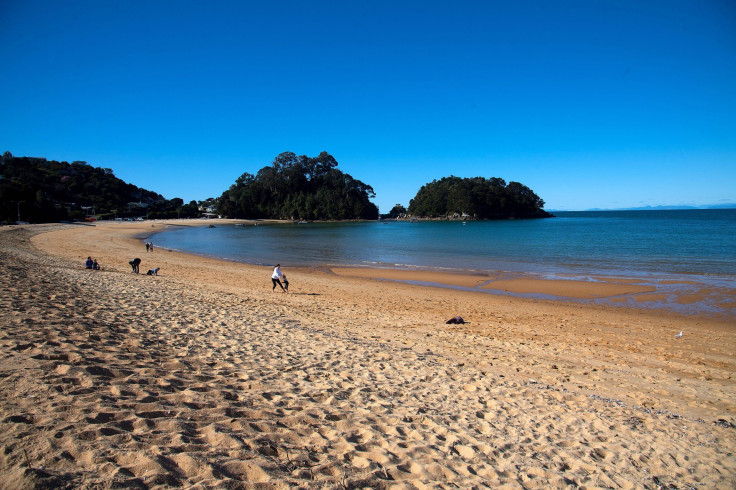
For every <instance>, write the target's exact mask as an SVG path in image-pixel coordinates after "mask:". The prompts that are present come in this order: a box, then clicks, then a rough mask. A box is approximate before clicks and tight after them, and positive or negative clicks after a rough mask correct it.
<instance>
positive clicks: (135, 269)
mask: <svg viewBox="0 0 736 490" xmlns="http://www.w3.org/2000/svg"><path fill="white" fill-rule="evenodd" d="M128 264H130V266H131V267H132V268H133V273H134V274H138V273H139V272H140V266H141V259H139V258H138V257H136V258H134V259H133V260H131V261H130V262H128ZM160 270H161V267H155V268H153V269H149V270H148V272H146V275H147V276H157V275H158V271H160Z"/></svg>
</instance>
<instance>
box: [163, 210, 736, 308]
mask: <svg viewBox="0 0 736 490" xmlns="http://www.w3.org/2000/svg"><path fill="white" fill-rule="evenodd" d="M556 215H557V217H555V218H550V219H538V220H515V221H480V222H478V221H468V222H467V223H465V224H463V223H462V222H459V221H452V222H448V221H420V222H416V223H411V222H407V221H391V222H384V223H379V222H361V223H307V224H259V225H258V226H253V225H245V226H234V225H221V224H217V222H215V223H216V225H215V227H214V228H208V227H176V226H171V227H169V228H168V230H169V231H166V232H164V233H160V234H158V235H156V236H155V237H153V239H152V240H153V242H154V243H155V244H156V245H157V246H158V247H164V248H169V249H175V250H181V251H186V252H192V253H196V254H201V255H209V256H215V257H219V258H224V259H228V260H235V261H241V262H246V263H250V264H256V265H264V266H270V265H273V264H275V263H280V264H281V265H282V267H283V268H285V269H288V268H290V267H297V266H338V265H340V266H363V267H401V268H409V269H411V268H417V269H434V270H441V271H457V272H481V273H490V274H491V275H494V276H496V277H498V276H499V274H500V275H502V276H510V277H514V276H526V275H533V276H535V277H543V278H567V279H578V280H587V281H598V280H600V279H599V278H601V277H623V278H630V279H631V278H633V279H637V280H638V281H640V282H641V284H643V285H652V286H656V288H657V292H658V293H659V294H660V295H664V299H661V300H657V301H653V302H652V301H650V302H646V303H641V302H637V301H636V300H635V299H632V298H628V299H626V300H625V301H623V302H621V299H620V298H619V299H618V300H619V301H618V302H614V301H612V300H611V299H600V300H590V301H591V302H595V303H605V304H609V305H613V306H630V307H638V308H652V307H654V308H665V309H669V310H672V311H677V312H680V313H685V314H708V315H713V316H717V317H723V318H726V319H728V320H733V319H735V318H734V317H736V313H734V309H733V308H732V307H731V306H729V304H733V303H734V290H736V209H728V210H677V211H617V212H616V211H607V212H559V213H556ZM687 281H694V282H695V281H697V283H698V284H699V285H697V286H695V285H691V284H688V283H687ZM430 285H434V284H430ZM435 286H436V285H435ZM459 289H462V288H459ZM704 289H707V290H708V293H707V294H706V295H704V296H702V297H700V298H699V299H695V300H692V301H688V302H687V304H684V303H683V302H682V301H678V297H682V295H690V297H693V296H692V295H697V294H700V293H701V292H702V291H703V290H704ZM474 290H475V291H483V292H491V293H495V294H510V295H514V296H527V297H538V298H541V297H543V296H541V295H534V294H511V293H505V292H503V291H498V290H491V291H488V290H479V289H474ZM678 295H680V296H678Z"/></svg>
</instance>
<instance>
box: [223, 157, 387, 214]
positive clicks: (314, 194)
mask: <svg viewBox="0 0 736 490" xmlns="http://www.w3.org/2000/svg"><path fill="white" fill-rule="evenodd" d="M374 197H375V193H374V192H373V188H372V187H371V186H369V185H367V184H364V183H363V182H361V181H360V180H357V179H354V178H353V177H351V176H350V175H348V174H346V173H343V172H342V171H341V170H339V169H338V168H337V161H336V160H335V158H334V157H332V155H330V154H329V153H327V152H324V151H323V152H322V153H320V154H319V155H318V156H317V157H308V156H306V155H302V156H297V155H296V154H294V153H292V152H285V153H282V154H280V155H279V156H277V157H276V158H275V159H274V161H273V163H272V164H271V165H270V166H268V167H263V168H262V169H261V170H259V171H258V173H257V174H256V175H252V174H249V173H247V172H246V173H244V174H243V175H241V176H240V177H239V178H238V179H237V180H236V181H235V184H233V185H232V186H231V187H230V189H228V190H227V191H225V192H224V193H223V194H222V196H221V197H220V199H219V200H218V205H217V210H218V212H219V214H221V215H222V216H223V217H226V218H269V219H290V220H350V219H366V220H373V219H378V208H377V207H376V205H375V204H373V203H372V202H371V201H370V199H372V198H374Z"/></svg>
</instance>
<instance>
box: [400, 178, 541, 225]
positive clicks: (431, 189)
mask: <svg viewBox="0 0 736 490" xmlns="http://www.w3.org/2000/svg"><path fill="white" fill-rule="evenodd" d="M543 208H544V201H543V200H542V199H540V198H539V196H537V195H536V194H535V193H534V192H532V190H531V189H529V188H528V187H527V186H525V185H522V184H520V183H518V182H509V183H508V184H506V182H505V181H504V180H503V179H499V178H495V177H494V178H491V179H486V178H484V177H474V178H460V177H454V176H451V177H444V178H442V179H440V180H434V181H432V182H430V183H429V184H426V185H424V186H422V188H421V189H419V192H417V195H416V196H415V197H414V199H412V200H411V201H410V202H409V209H408V212H409V214H411V215H413V216H417V217H428V218H440V217H448V216H453V215H454V216H458V217H463V216H467V217H471V218H474V219H509V218H545V217H549V216H551V215H550V214H549V213H547V212H546V211H544V209H543Z"/></svg>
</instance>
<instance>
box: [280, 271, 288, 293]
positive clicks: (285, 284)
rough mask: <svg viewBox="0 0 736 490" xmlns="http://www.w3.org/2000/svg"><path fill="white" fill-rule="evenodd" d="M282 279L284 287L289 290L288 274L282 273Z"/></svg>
mask: <svg viewBox="0 0 736 490" xmlns="http://www.w3.org/2000/svg"><path fill="white" fill-rule="evenodd" d="M281 280H282V281H284V289H285V290H286V292H287V293H288V292H289V280H288V279H287V278H286V274H283V273H282V274H281Z"/></svg>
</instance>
